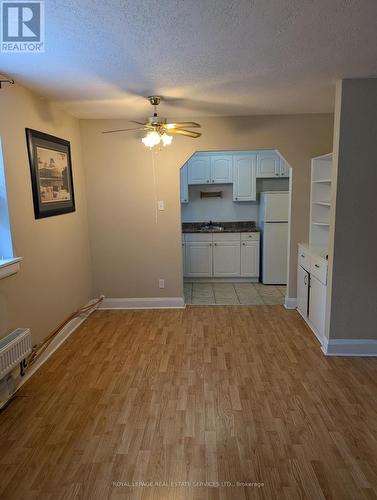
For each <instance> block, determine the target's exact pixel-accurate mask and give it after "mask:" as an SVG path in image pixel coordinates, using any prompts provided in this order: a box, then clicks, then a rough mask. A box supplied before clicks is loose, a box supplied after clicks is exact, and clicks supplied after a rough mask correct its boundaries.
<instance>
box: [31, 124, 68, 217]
mask: <svg viewBox="0 0 377 500" xmlns="http://www.w3.org/2000/svg"><path fill="white" fill-rule="evenodd" d="M25 131H26V142H27V148H28V154H29V164H30V174H31V185H32V190H33V203H34V214H35V218H36V219H42V218H44V217H52V216H54V215H62V214H67V213H70V212H75V210H76V206H75V195H74V187H73V176H72V161H71V144H70V142H69V141H66V140H65V139H61V138H60V137H55V136H53V135H49V134H45V133H44V132H39V131H38V130H33V129H30V128H26V129H25Z"/></svg>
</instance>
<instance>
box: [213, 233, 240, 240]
mask: <svg viewBox="0 0 377 500" xmlns="http://www.w3.org/2000/svg"><path fill="white" fill-rule="evenodd" d="M213 241H238V242H239V241H240V233H213Z"/></svg>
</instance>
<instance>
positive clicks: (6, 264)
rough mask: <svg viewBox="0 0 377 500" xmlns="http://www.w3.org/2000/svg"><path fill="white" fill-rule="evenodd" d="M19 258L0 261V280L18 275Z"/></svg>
mask: <svg viewBox="0 0 377 500" xmlns="http://www.w3.org/2000/svg"><path fill="white" fill-rule="evenodd" d="M21 260H22V258H21V257H12V258H10V259H0V280H1V279H3V278H7V277H8V276H12V274H16V273H18V271H19V270H20V262H21Z"/></svg>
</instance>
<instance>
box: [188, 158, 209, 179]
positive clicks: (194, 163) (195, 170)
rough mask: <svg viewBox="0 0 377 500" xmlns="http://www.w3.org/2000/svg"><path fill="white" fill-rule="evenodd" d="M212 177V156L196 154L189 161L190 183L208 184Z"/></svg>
mask: <svg viewBox="0 0 377 500" xmlns="http://www.w3.org/2000/svg"><path fill="white" fill-rule="evenodd" d="M210 179H211V157H210V156H209V155H207V156H199V155H194V156H193V157H192V158H190V160H189V161H188V183H189V184H208V183H209V182H210Z"/></svg>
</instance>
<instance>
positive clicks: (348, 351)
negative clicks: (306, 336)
mask: <svg viewBox="0 0 377 500" xmlns="http://www.w3.org/2000/svg"><path fill="white" fill-rule="evenodd" d="M322 351H323V352H324V353H325V354H326V355H327V356H377V340H374V339H333V340H329V339H327V338H324V339H323V344H322Z"/></svg>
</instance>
